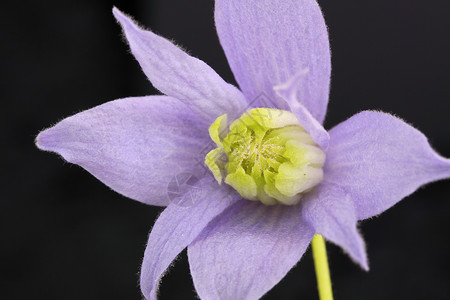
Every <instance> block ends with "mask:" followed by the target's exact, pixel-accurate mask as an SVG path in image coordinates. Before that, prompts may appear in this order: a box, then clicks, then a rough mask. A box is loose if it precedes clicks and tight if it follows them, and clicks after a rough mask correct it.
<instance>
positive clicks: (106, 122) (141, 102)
mask: <svg viewBox="0 0 450 300" xmlns="http://www.w3.org/2000/svg"><path fill="white" fill-rule="evenodd" d="M197 123H198V122H197V120H196V115H195V114H194V113H193V112H192V111H191V110H189V109H188V108H187V107H186V105H184V104H183V103H182V102H181V101H179V100H177V99H174V98H170V97H167V96H149V97H141V98H127V99H120V100H116V101H111V102H108V103H105V104H103V105H100V106H97V107H94V108H92V109H89V110H86V111H84V112H81V113H78V114H76V115H74V116H72V117H69V118H67V119H64V120H62V121H61V122H59V123H58V124H56V125H55V126H54V127H52V128H49V129H47V130H45V131H43V132H41V133H40V134H39V135H38V137H37V139H36V144H37V146H38V147H39V148H40V149H42V150H47V151H53V152H57V153H59V154H60V155H62V156H63V157H64V159H66V160H67V161H68V162H71V163H74V164H78V165H80V166H81V167H83V168H85V169H86V170H87V171H89V172H90V173H91V174H92V175H94V176H95V177H97V178H98V179H99V180H100V181H102V182H103V183H105V184H106V185H107V186H109V187H110V188H112V189H113V190H115V191H117V192H119V193H120V194H122V195H125V196H127V197H129V198H132V199H134V200H138V201H141V202H144V203H147V204H151V205H167V204H168V201H169V198H168V196H167V186H168V184H169V182H170V180H171V179H173V178H174V176H176V175H177V174H179V173H181V172H185V171H187V170H188V171H189V172H190V173H192V174H194V175H195V176H197V177H200V176H203V174H204V169H203V167H202V166H201V164H200V163H199V159H200V158H199V157H200V153H199V152H200V150H199V149H200V148H201V147H202V146H203V145H207V143H209V141H208V129H207V127H206V126H205V127H204V128H199V126H198V124H197ZM202 129H203V130H202ZM201 159H203V157H202V158H201ZM200 161H201V160H200Z"/></svg>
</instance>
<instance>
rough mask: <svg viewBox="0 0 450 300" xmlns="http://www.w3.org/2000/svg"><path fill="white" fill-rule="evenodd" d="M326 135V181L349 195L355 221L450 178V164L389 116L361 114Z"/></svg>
mask: <svg viewBox="0 0 450 300" xmlns="http://www.w3.org/2000/svg"><path fill="white" fill-rule="evenodd" d="M330 137H331V139H330V145H329V148H328V151H327V160H326V162H325V166H324V173H325V180H327V181H329V182H333V183H335V184H337V185H339V186H341V187H342V188H344V189H345V190H346V191H347V192H348V193H349V194H350V195H351V197H352V199H353V201H354V203H355V207H356V212H357V217H358V219H359V220H362V219H366V218H370V217H372V216H376V215H378V214H380V213H382V212H383V211H385V210H386V209H388V208H390V207H391V206H393V205H394V204H396V203H397V202H398V201H400V200H401V199H403V198H404V197H406V196H408V195H410V194H411V193H413V192H414V191H415V190H417V189H418V188H419V187H420V186H421V185H423V184H426V183H429V182H432V181H436V180H440V179H444V178H449V177H450V160H448V159H445V158H443V157H441V156H439V155H438V154H437V153H436V152H434V151H433V149H432V148H431V147H430V145H429V143H428V141H427V138H426V137H425V136H424V135H423V134H422V133H421V132H419V131H418V130H417V129H415V128H413V127H411V126H410V125H408V124H406V123H405V122H403V121H402V120H400V119H398V118H396V117H394V116H392V115H389V114H385V113H380V112H373V111H365V112H361V113H359V114H357V115H355V116H353V117H351V118H350V119H348V120H347V121H345V122H343V123H341V124H339V125H338V126H336V127H335V128H333V129H332V130H331V131H330Z"/></svg>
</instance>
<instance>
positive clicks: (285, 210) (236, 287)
mask: <svg viewBox="0 0 450 300" xmlns="http://www.w3.org/2000/svg"><path fill="white" fill-rule="evenodd" d="M300 209H301V206H300V205H297V206H289V207H288V206H283V205H279V206H265V205H262V204H259V203H255V202H251V201H247V200H243V201H240V202H238V203H236V204H234V205H233V206H231V207H230V208H229V209H227V210H226V211H225V212H224V213H223V214H221V215H220V216H218V217H217V218H215V219H214V220H213V221H212V222H211V223H210V224H209V225H208V227H206V228H205V230H204V231H203V232H202V233H201V234H200V235H199V236H198V237H197V239H196V240H195V241H194V242H193V243H192V244H191V245H189V247H188V257H189V265H190V268H191V274H192V277H193V279H194V285H195V289H196V291H197V293H198V294H199V296H200V298H201V299H225V300H228V299H259V298H260V297H261V296H263V295H264V294H265V293H266V292H267V291H269V290H270V289H271V288H272V287H273V286H274V285H276V284H277V283H278V282H279V281H280V280H281V279H282V278H283V277H284V276H285V275H286V273H287V272H288V271H289V270H290V269H291V268H292V267H293V266H294V265H295V264H296V263H297V262H298V261H299V260H300V258H301V257H302V255H303V253H304V252H305V250H306V248H307V247H308V245H309V243H310V241H311V239H312V237H313V231H312V229H311V228H310V227H309V225H308V224H306V223H305V222H303V220H302V218H301V213H300Z"/></svg>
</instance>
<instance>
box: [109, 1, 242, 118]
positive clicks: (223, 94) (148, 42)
mask: <svg viewBox="0 0 450 300" xmlns="http://www.w3.org/2000/svg"><path fill="white" fill-rule="evenodd" d="M113 13H114V16H115V17H116V19H117V21H119V23H120V24H121V25H122V28H123V30H124V33H125V36H126V38H127V40H128V43H129V45H130V48H131V52H132V53H133V55H134V56H135V57H136V59H137V61H138V62H139V64H140V65H141V67H142V70H143V71H144V73H145V75H147V77H148V79H149V80H150V81H151V83H152V84H153V85H154V86H155V88H157V89H158V90H160V91H161V92H163V93H164V94H166V95H168V96H172V97H175V98H177V99H180V100H181V101H183V102H184V103H185V104H187V105H188V106H189V107H191V108H192V109H193V110H195V111H196V112H198V113H200V114H201V115H202V116H203V117H204V118H205V120H207V121H208V123H209V124H211V123H212V122H214V120H215V119H216V118H217V117H218V116H220V115H223V114H225V113H228V114H229V117H230V118H237V117H239V115H240V114H242V113H243V112H244V110H245V108H246V106H247V104H246V100H245V98H244V96H243V95H242V93H241V92H240V91H239V90H238V89H237V88H236V87H234V86H232V85H230V84H228V83H226V82H225V81H223V79H222V78H221V77H220V76H219V75H217V73H216V72H215V71H214V70H213V69H211V67H209V66H208V65H207V64H205V63H204V62H203V61H201V60H199V59H197V58H195V57H192V56H189V55H188V54H187V53H185V52H184V51H183V50H181V49H180V48H178V47H177V46H175V45H174V44H173V43H171V42H170V41H168V40H167V39H165V38H163V37H160V36H158V35H156V34H154V33H153V32H151V31H146V30H143V29H141V28H139V27H138V26H137V25H136V24H135V23H134V22H133V21H132V20H131V19H130V18H128V17H127V16H126V15H124V14H123V13H122V12H120V11H119V10H118V9H117V8H114V9H113Z"/></svg>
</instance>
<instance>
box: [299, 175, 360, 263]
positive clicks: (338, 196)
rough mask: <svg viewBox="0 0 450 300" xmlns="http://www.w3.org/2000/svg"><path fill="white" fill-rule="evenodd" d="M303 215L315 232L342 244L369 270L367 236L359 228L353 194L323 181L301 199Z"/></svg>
mask: <svg viewBox="0 0 450 300" xmlns="http://www.w3.org/2000/svg"><path fill="white" fill-rule="evenodd" d="M302 201H303V203H304V207H303V210H302V216H303V219H304V220H305V221H306V222H308V223H309V224H310V225H311V226H312V227H313V228H314V230H315V232H316V233H318V234H321V235H323V236H324V237H325V238H326V239H327V240H329V241H331V242H333V243H335V244H337V245H339V246H341V247H342V248H343V249H344V250H345V251H346V252H347V253H348V254H349V255H350V256H351V257H352V258H353V259H354V260H355V261H356V262H357V263H358V264H359V265H360V266H361V267H362V268H363V269H364V270H366V271H368V270H369V265H368V261H367V254H366V249H365V244H364V240H363V239H362V237H361V236H360V234H359V233H358V230H357V228H356V222H357V219H356V210H355V206H354V204H353V201H352V200H351V198H350V195H349V194H348V193H346V192H345V191H344V190H342V189H341V188H339V187H338V186H336V185H334V184H330V183H328V182H326V181H325V182H322V183H321V184H320V186H318V187H317V188H316V189H314V190H313V191H311V193H309V194H307V195H306V197H305V199H304V200H302Z"/></svg>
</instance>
